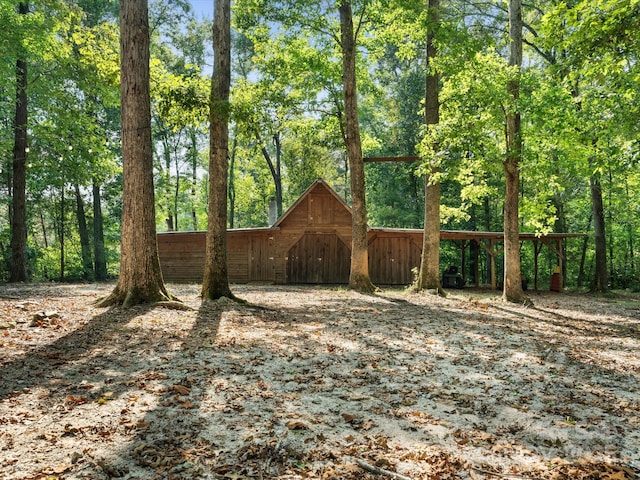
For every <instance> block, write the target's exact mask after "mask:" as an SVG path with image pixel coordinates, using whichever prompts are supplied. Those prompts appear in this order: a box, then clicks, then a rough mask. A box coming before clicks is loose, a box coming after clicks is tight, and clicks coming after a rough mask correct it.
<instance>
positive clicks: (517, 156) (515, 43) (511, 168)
mask: <svg viewBox="0 0 640 480" xmlns="http://www.w3.org/2000/svg"><path fill="white" fill-rule="evenodd" d="M509 37H510V40H511V43H510V45H509V65H510V66H512V67H516V68H517V69H518V70H519V69H520V67H521V65H522V3H521V0H509ZM507 92H508V93H509V95H510V96H511V99H512V102H513V103H512V108H511V109H509V111H507V115H506V147H507V156H506V158H505V160H504V162H503V167H504V173H505V181H506V192H505V199H504V292H503V298H504V300H505V301H508V302H514V303H523V302H524V301H527V298H526V297H525V295H524V292H523V290H522V275H521V271H520V226H519V223H518V212H519V193H518V192H519V187H520V160H521V158H522V129H521V119H520V112H519V109H518V106H517V102H518V98H519V96H520V75H519V73H518V75H517V76H516V78H513V79H510V80H509V81H508V82H507Z"/></svg>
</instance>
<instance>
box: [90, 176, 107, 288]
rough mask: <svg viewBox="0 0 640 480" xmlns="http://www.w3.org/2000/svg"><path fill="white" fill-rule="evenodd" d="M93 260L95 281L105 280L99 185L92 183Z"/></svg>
mask: <svg viewBox="0 0 640 480" xmlns="http://www.w3.org/2000/svg"><path fill="white" fill-rule="evenodd" d="M93 258H94V262H95V263H94V271H95V274H96V280H97V281H99V282H101V281H105V280H106V279H107V259H106V255H105V250H104V221H103V217H102V205H101V197H100V185H98V183H97V182H96V181H95V180H94V181H93Z"/></svg>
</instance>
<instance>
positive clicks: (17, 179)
mask: <svg viewBox="0 0 640 480" xmlns="http://www.w3.org/2000/svg"><path fill="white" fill-rule="evenodd" d="M18 13H20V14H21V15H27V14H28V13H29V5H28V4H27V2H20V4H19V6H18ZM15 113H16V114H15V118H14V123H13V134H14V144H13V172H12V178H13V180H12V205H11V212H12V215H11V272H10V276H9V281H11V282H26V281H27V280H28V279H29V275H28V272H27V200H26V198H27V197H26V188H27V187H26V185H27V180H26V177H27V120H28V109H27V62H26V60H25V59H24V58H18V60H17V61H16V111H15Z"/></svg>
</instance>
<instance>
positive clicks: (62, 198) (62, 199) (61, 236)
mask: <svg viewBox="0 0 640 480" xmlns="http://www.w3.org/2000/svg"><path fill="white" fill-rule="evenodd" d="M64 187H65V185H64V183H63V184H62V187H60V224H59V225H58V228H59V230H58V236H59V241H60V281H61V282H64V278H65V259H64V257H65V251H64V247H65V245H64V243H65V225H66V219H65V217H66V210H65V208H64V207H65V202H66V199H65V195H64Z"/></svg>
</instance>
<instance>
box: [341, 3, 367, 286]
mask: <svg viewBox="0 0 640 480" xmlns="http://www.w3.org/2000/svg"><path fill="white" fill-rule="evenodd" d="M340 30H341V42H342V87H343V94H344V118H345V123H346V128H345V132H346V135H345V137H344V141H345V145H346V148H347V155H348V157H349V168H350V170H351V202H352V226H351V231H352V239H351V272H350V274H349V288H351V289H353V290H357V291H360V292H373V291H374V290H375V287H374V286H373V283H371V279H370V277H369V252H368V240H367V207H366V200H365V188H364V161H363V158H362V144H361V140H360V125H359V122H358V98H357V89H356V42H355V34H354V30H353V15H352V10H351V2H349V1H346V0H343V1H342V2H341V3H340Z"/></svg>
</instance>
